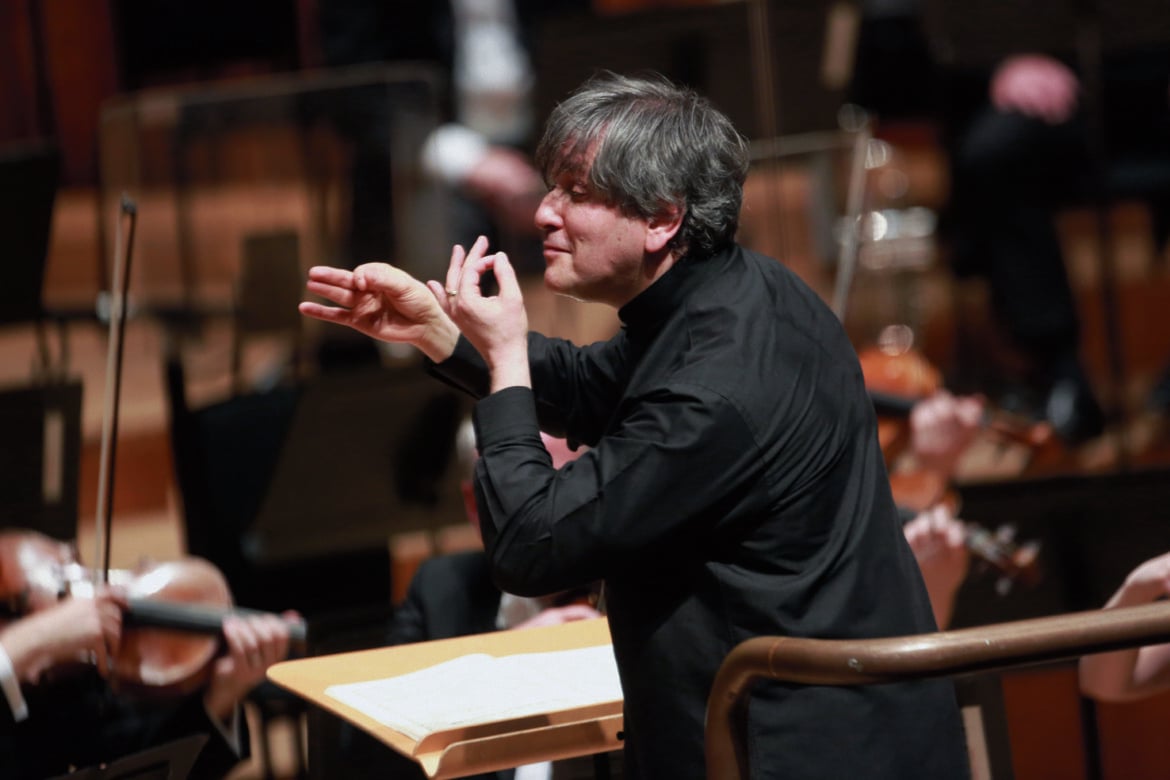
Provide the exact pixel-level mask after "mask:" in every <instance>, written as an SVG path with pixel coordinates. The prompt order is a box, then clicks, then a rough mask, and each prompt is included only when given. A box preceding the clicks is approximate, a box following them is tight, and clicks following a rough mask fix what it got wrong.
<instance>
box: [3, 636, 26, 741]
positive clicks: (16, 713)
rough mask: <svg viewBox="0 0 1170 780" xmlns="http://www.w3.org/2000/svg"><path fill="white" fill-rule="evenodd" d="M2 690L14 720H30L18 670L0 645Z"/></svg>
mask: <svg viewBox="0 0 1170 780" xmlns="http://www.w3.org/2000/svg"><path fill="white" fill-rule="evenodd" d="M0 689H2V690H3V691H4V698H5V699H7V700H8V708H9V709H10V710H12V719H13V720H14V721H16V722H17V723H19V722H20V721H22V720H25V719H26V718H28V703H27V702H25V700H24V695H23V694H22V693H21V692H20V680H18V679H16V669H14V668H13V666H12V659H11V658H9V657H8V652H7V651H6V650H5V649H4V645H0Z"/></svg>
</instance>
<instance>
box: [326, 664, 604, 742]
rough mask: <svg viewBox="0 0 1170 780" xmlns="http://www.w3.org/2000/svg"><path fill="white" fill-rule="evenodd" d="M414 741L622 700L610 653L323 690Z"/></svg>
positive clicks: (439, 667) (450, 668)
mask: <svg viewBox="0 0 1170 780" xmlns="http://www.w3.org/2000/svg"><path fill="white" fill-rule="evenodd" d="M325 693H326V695H328V696H331V697H333V698H334V699H337V700H338V701H340V702H342V703H344V704H347V705H349V706H350V707H353V708H354V709H356V710H358V711H360V712H361V713H363V714H365V715H367V716H369V717H371V718H373V719H374V720H376V721H378V722H379V723H381V724H382V725H384V726H388V727H390V728H392V729H394V730H395V731H398V732H400V733H402V734H405V735H406V736H408V737H410V738H411V739H413V740H415V741H419V740H421V739H422V738H423V737H425V736H427V735H428V734H432V733H435V732H439V731H444V730H447V729H452V728H458V727H461V726H469V725H473V724H477V723H490V722H493V721H499V720H507V719H509V718H518V717H523V716H526V715H537V714H541V713H545V712H555V711H557V710H565V709H572V708H575V707H582V706H588V705H591V704H601V703H605V702H611V701H620V700H621V699H622V689H621V683H620V681H619V680H618V673H617V663H616V662H615V661H614V657H613V647H612V646H610V645H598V646H596V647H585V648H580V649H575V650H561V651H557V652H550V653H520V654H517V655H508V656H502V657H496V656H491V655H487V654H483V653H476V654H472V655H465V656H462V657H460V658H456V659H453V660H451V661H446V662H444V663H441V664H436V665H435V666H431V667H428V668H426V669H421V670H419V671H417V672H410V673H408V674H403V675H399V676H396V677H387V678H383V679H378V680H368V681H364V682H358V683H348V684H345V685H332V686H330V687H328V688H326V689H325Z"/></svg>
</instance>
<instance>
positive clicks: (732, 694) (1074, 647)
mask: <svg viewBox="0 0 1170 780" xmlns="http://www.w3.org/2000/svg"><path fill="white" fill-rule="evenodd" d="M1166 641H1170V603H1166V602H1160V603H1155V604H1145V605H1142V606H1137V607H1124V608H1118V609H1108V610H1090V611H1085V612H1075V613H1070V614H1067V615H1058V616H1053V617H1043V618H1033V619H1030V620H1019V621H1013V622H1009V623H998V624H993V625H987V626H979V627H975V628H966V629H962V630H957V631H941V632H938V633H934V634H919V635H914V636H902V637H890V638H885V639H866V640H825V639H795V638H790V637H755V638H753V639H749V640H747V641H745V642H742V643H741V644H739V645H738V646H737V647H735V648H734V649H733V650H732V651H731V652H730V653H729V654H728V656H727V658H726V659H724V662H723V664H722V666H721V667H720V669H719V672H718V673H717V674H716V676H715V682H714V684H713V685H712V687H711V695H710V698H709V699H708V701H707V730H706V754H707V758H706V761H707V778H708V780H733V779H738V778H744V777H748V763H747V751H746V749H745V745H744V725H745V716H746V704H747V693H748V691H749V690H750V688H751V686H752V685H753V684H754V683H755V682H756V681H757V680H760V679H772V680H780V681H784V682H793V683H801V684H805V685H870V684H875V683H889V682H897V681H902V680H912V679H925V678H930V677H951V676H957V675H963V674H969V673H974V672H987V671H995V670H1003V669H1010V668H1013V667H1018V666H1027V665H1030V664H1036V663H1042V662H1046V661H1057V660H1062V659H1069V658H1077V657H1080V656H1082V655H1090V654H1092V653H1100V652H1105V651H1108V650H1120V649H1123V648H1129V647H1139V646H1142V645H1148V644H1157V643H1160V642H1166Z"/></svg>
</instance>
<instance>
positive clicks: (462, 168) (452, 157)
mask: <svg viewBox="0 0 1170 780" xmlns="http://www.w3.org/2000/svg"><path fill="white" fill-rule="evenodd" d="M487 153H488V142H487V139H486V138H484V137H483V136H482V135H480V134H479V133H477V132H475V131H474V130H472V129H471V128H469V127H465V126H463V125H458V124H446V125H443V126H442V127H440V128H438V129H436V130H434V131H432V132H431V134H430V135H429V136H428V137H427V140H426V143H425V144H423V149H422V166H423V170H424V171H425V172H426V174H427V175H428V176H430V177H432V178H434V179H438V180H439V181H441V182H443V183H444V184H447V185H449V186H452V187H458V186H459V185H460V184H462V183H463V182H464V180H466V179H467V177H468V175H470V173H471V170H472V169H473V168H475V166H476V165H478V164H479V161H480V160H482V159H483V158H484V157H485V156H486V155H487Z"/></svg>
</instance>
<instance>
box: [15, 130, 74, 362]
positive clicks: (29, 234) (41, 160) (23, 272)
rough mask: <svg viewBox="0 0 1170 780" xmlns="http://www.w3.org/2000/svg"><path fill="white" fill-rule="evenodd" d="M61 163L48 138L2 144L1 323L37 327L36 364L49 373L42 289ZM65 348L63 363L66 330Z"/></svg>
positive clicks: (56, 150)
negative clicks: (12, 144) (3, 258)
mask: <svg viewBox="0 0 1170 780" xmlns="http://www.w3.org/2000/svg"><path fill="white" fill-rule="evenodd" d="M60 165H61V158H60V152H59V151H58V149H57V147H56V146H54V145H52V144H49V143H45V142H36V143H27V144H20V145H14V146H8V147H5V148H3V149H0V234H2V235H3V236H4V245H5V248H4V256H5V262H4V283H3V284H0V325H33V326H35V327H36V334H37V351H38V352H37V357H38V364H37V369H38V371H40V372H41V373H43V374H48V373H50V370H51V369H50V363H51V359H50V357H49V345H48V341H47V337H46V335H45V327H44V324H45V319H46V315H45V309H44V305H43V302H42V291H43V287H44V283H45V266H46V262H47V259H48V253H49V234H50V230H51V228H52V222H53V203H54V202H55V200H56V197H57V179H58V172H59V169H60ZM61 349H62V363H64V359H65V358H64V355H65V347H64V336H62V348H61ZM62 367H63V366H62Z"/></svg>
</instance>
